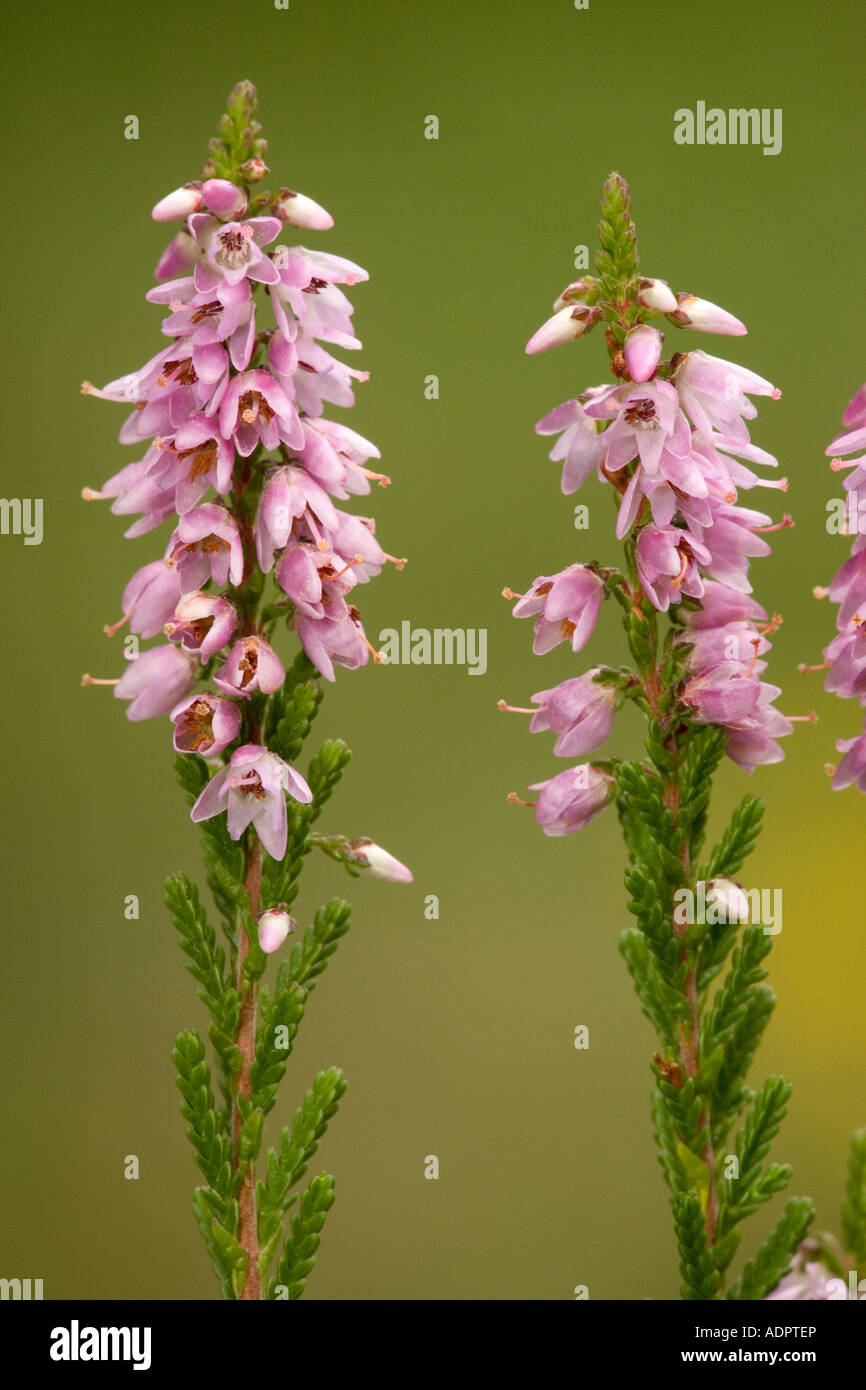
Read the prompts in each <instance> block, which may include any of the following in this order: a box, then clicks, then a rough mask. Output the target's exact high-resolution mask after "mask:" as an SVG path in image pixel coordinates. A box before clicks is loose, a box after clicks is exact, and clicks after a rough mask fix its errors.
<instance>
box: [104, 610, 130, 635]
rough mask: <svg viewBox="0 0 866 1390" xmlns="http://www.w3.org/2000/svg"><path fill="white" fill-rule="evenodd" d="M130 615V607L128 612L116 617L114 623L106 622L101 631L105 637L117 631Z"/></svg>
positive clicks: (127, 620)
mask: <svg viewBox="0 0 866 1390" xmlns="http://www.w3.org/2000/svg"><path fill="white" fill-rule="evenodd" d="M131 617H132V609H131V608H130V610H129V612H128V613H124V615H123V617H122V618H118V620H117V622H116V623H110V624H109V623H106V624H105V627H104V628H103V629H102V631H103V632H104V633H105V635H106V637H113V636H114V634H115V632H119V631H120V629H121V628H122V627H123V625H124V623H128V622H129V620H130V618H131Z"/></svg>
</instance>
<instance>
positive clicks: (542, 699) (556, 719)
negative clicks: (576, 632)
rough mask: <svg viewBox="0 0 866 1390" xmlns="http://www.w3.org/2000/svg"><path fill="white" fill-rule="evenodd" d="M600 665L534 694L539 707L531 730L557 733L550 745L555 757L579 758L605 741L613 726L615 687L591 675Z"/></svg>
mask: <svg viewBox="0 0 866 1390" xmlns="http://www.w3.org/2000/svg"><path fill="white" fill-rule="evenodd" d="M602 669H603V668H602V667H601V666H593V667H592V668H591V669H590V670H589V671H587V672H586V674H585V675H583V676H572V677H571V679H570V680H566V681H562V682H561V683H560V684H559V685H556V686H554V687H553V689H552V690H542V691H539V693H538V694H537V695H533V697H532V700H533V703H534V704H538V705H540V709H539V710H538V713H537V714H535V715H533V717H532V720H531V722H530V725H529V728H530V732H531V733H538V732H540V731H542V730H546V729H550V730H552V732H553V733H555V734H558V735H559V737H558V738H557V740H556V743H555V744H554V746H553V751H554V753H555V754H556V755H557V757H560V758H580V757H583V756H584V754H586V753H595V752H596V751H597V750H598V749H599V748H601V746H602V744H603V743H606V742H607V739H608V737H609V735H610V731H611V729H612V728H613V717H614V704H615V701H616V689H615V687H614V686H612V685H605V684H599V682H598V681H596V680H595V679H594V677H595V676H597V675H598V674H599V673H600V672H601V670H602Z"/></svg>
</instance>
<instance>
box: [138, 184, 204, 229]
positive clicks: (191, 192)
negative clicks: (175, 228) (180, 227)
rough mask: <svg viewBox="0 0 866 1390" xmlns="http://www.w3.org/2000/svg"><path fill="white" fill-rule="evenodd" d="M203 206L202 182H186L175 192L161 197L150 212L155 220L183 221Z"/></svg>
mask: <svg viewBox="0 0 866 1390" xmlns="http://www.w3.org/2000/svg"><path fill="white" fill-rule="evenodd" d="M200 207H201V184H200V183H185V184H184V185H183V187H182V188H176V189H175V190H174V192H173V193H167V194H166V196H165V197H164V198H160V200H159V202H158V203H157V204H156V207H155V208H154V209H153V212H152V213H151V214H150V215H151V217H152V218H153V220H154V222H183V220H184V218H186V217H189V215H190V213H192V212H198V210H199V208H200Z"/></svg>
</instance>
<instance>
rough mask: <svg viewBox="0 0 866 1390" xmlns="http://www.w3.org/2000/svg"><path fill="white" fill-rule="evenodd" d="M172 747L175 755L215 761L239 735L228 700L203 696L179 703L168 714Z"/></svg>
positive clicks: (238, 719) (233, 707)
mask: <svg viewBox="0 0 866 1390" xmlns="http://www.w3.org/2000/svg"><path fill="white" fill-rule="evenodd" d="M169 717H170V719H171V721H172V723H173V724H174V739H173V743H174V746H175V748H176V750H177V752H178V753H201V754H202V755H203V756H204V757H209V758H215V757H216V756H217V755H218V754H219V753H221V752H222V751H223V749H224V748H227V747H228V745H229V744H230V743H233V742H234V740H235V739H236V738H237V736H238V734H239V733H240V731H241V715H240V710H239V709H238V707H237V705H233V704H232V702H231V700H223V699H222V697H221V696H219V695H210V694H208V693H203V694H201V695H192V696H190V698H189V699H187V700H182V701H181V703H180V704H179V705H175V707H174V709H173V710H172V711H171V714H170V716H169Z"/></svg>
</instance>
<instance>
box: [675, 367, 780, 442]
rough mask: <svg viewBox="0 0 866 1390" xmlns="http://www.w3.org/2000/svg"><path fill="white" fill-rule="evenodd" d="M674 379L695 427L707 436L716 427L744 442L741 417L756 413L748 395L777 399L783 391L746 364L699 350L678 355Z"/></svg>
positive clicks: (745, 439) (745, 431)
mask: <svg viewBox="0 0 866 1390" xmlns="http://www.w3.org/2000/svg"><path fill="white" fill-rule="evenodd" d="M673 382H674V385H675V386H676V389H677V393H678V395H679V398H680V401H681V402H682V407H683V410H684V411H685V412H686V414H687V415H688V417H689V419H690V420H691V422H692V424H693V425H694V427H695V429H697V430H700V431H701V433H702V434H705V435H707V436H710V435H712V433H713V431H714V430H718V431H719V433H720V434H722V435H726V436H729V437H730V438H731V439H733V440H740V441H743V442H745V443H748V440H749V432H748V430H747V429H746V426H745V425H744V424H743V421H744V420H752V419H754V417H755V415H757V413H758V412H757V409H756V407H755V406H754V405H753V404H752V402H751V401H750V400H749V399H748V397H749V396H771V397H772V398H773V400H778V399H779V397H780V396H781V394H782V393H781V391H778V390H777V389H776V387H775V386H773V384H772V382H770V381H766V380H765V379H764V377H761V376H758V375H757V373H755V372H750V371H749V370H748V369H747V368H746V367H740V366H738V365H737V364H736V363H735V362H725V361H723V359H722V358H720V357H711V356H710V355H709V353H706V352H701V351H700V350H697V351H695V352H687V353H685V354H684V355H683V356H682V357H681V358H680V359H679V361H678V362H677V364H676V368H675V371H674V374H673Z"/></svg>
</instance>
